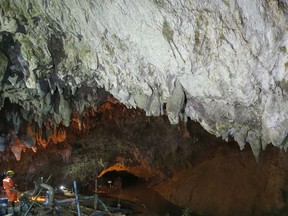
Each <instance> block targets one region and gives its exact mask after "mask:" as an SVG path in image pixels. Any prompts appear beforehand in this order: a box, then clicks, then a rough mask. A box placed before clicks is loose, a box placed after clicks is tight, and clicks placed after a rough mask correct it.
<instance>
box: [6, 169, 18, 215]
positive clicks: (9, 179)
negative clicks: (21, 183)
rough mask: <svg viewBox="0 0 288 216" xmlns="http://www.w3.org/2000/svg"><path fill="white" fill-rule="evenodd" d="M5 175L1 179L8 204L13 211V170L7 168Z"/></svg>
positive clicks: (14, 197) (15, 199)
mask: <svg viewBox="0 0 288 216" xmlns="http://www.w3.org/2000/svg"><path fill="white" fill-rule="evenodd" d="M5 175H6V178H4V179H3V188H4V190H5V193H6V197H7V199H8V206H11V207H12V208H13V211H14V207H15V201H17V190H16V185H15V183H14V180H13V177H14V175H15V173H14V171H13V170H8V171H7V172H6V173H5Z"/></svg>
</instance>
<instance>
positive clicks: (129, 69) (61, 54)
mask: <svg viewBox="0 0 288 216" xmlns="http://www.w3.org/2000/svg"><path fill="white" fill-rule="evenodd" d="M0 9H1V10H0V11H1V17H0V24H1V25H0V26H1V27H0V34H1V41H0V59H1V62H2V63H1V73H0V74H1V80H2V82H1V107H2V111H3V110H5V111H6V112H5V114H4V116H7V117H6V118H7V121H8V122H12V125H13V127H14V128H13V130H14V131H16V134H17V132H18V131H17V128H18V127H19V124H20V123H21V122H23V121H29V122H30V121H32V120H34V121H35V122H37V123H38V124H39V127H41V126H42V124H43V122H44V121H45V119H47V118H50V117H52V119H53V123H54V124H56V125H57V124H59V123H63V124H64V125H65V126H68V125H69V123H70V120H71V114H72V113H73V112H74V111H78V112H79V113H81V112H82V111H83V110H84V108H85V106H96V105H97V102H99V100H101V98H102V96H101V95H103V94H101V92H100V93H99V90H100V89H104V90H106V91H107V92H110V93H111V94H113V96H114V97H115V98H117V99H118V100H119V101H121V102H122V103H123V104H125V105H126V106H127V107H130V108H131V107H134V108H135V107H138V108H141V109H143V110H145V111H146V115H148V116H150V115H155V116H158V115H163V114H166V115H167V116H168V117H169V120H170V122H171V123H173V124H176V123H178V122H179V120H181V119H182V120H184V121H185V120H186V119H187V118H190V119H192V120H195V121H198V122H199V123H200V124H201V125H202V127H204V128H205V129H206V130H207V131H209V132H210V133H212V134H214V135H216V136H217V137H222V138H223V139H226V138H227V137H228V136H233V137H234V139H235V140H236V141H237V143H238V144H239V146H240V149H243V148H244V145H245V143H246V142H248V143H250V145H251V149H252V151H253V153H254V155H255V156H256V158H258V156H259V153H260V151H261V149H265V147H266V145H267V144H269V143H272V144H273V145H276V146H278V147H280V148H285V149H286V148H287V146H288V145H287V142H286V141H287V139H285V138H286V134H287V132H286V131H287V130H286V128H287V115H288V114H287V109H285V107H286V106H287V76H286V74H287V62H288V55H287V50H288V49H287V41H288V40H287V37H288V34H287V24H286V23H287V17H288V16H287V1H286V0H265V1H262V0H261V1H260V0H257V1H253V2H251V1H248V0H247V1H238V0H233V1H226V0H219V1H207V2H201V1H190V0H189V1H172V0H171V1H162V0H145V1H137V2H135V1H95V2H94V1H85V2H83V1H78V0H72V1H71V0H66V1H61V2H60V1H56V0H54V1H49V2H41V1H35V0H27V1H20V0H13V1H10V0H9V1H8V0H3V1H1V3H0ZM7 101H9V102H11V103H12V104H17V105H18V106H19V110H16V111H13V112H12V111H11V110H10V109H9V108H8V107H5V103H6V102H7ZM3 112H4V111H3ZM8 116H10V117H8Z"/></svg>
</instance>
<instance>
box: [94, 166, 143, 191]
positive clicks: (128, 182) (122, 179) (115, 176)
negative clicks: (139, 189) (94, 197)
mask: <svg viewBox="0 0 288 216" xmlns="http://www.w3.org/2000/svg"><path fill="white" fill-rule="evenodd" d="M143 183H145V180H144V179H143V178H139V177H137V176H135V175H133V174H132V173H129V172H127V171H115V170H113V171H109V172H107V173H105V174H103V175H102V177H101V178H100V179H99V184H100V186H101V184H103V185H106V186H108V187H109V188H111V189H115V190H118V189H121V190H122V189H125V188H128V187H132V186H137V185H140V184H143Z"/></svg>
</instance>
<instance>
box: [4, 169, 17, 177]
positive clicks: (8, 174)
mask: <svg viewBox="0 0 288 216" xmlns="http://www.w3.org/2000/svg"><path fill="white" fill-rule="evenodd" d="M6 175H7V176H14V175H15V173H14V171H13V170H8V171H7V172H6Z"/></svg>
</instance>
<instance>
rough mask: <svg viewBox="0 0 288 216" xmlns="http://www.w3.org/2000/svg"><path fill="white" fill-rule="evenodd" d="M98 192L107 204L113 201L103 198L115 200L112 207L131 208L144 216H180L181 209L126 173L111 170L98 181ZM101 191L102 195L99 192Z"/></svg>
mask: <svg viewBox="0 0 288 216" xmlns="http://www.w3.org/2000/svg"><path fill="white" fill-rule="evenodd" d="M98 183H99V184H98V190H99V191H98V192H100V193H99V194H100V196H101V198H102V199H104V200H105V201H107V202H108V203H109V202H110V203H113V200H112V201H111V200H109V199H108V200H107V199H105V198H114V199H115V198H116V200H114V201H116V202H115V203H114V204H112V206H118V205H119V204H120V205H121V206H122V207H123V206H124V207H129V206H130V207H131V208H132V209H133V211H134V212H139V213H143V214H145V215H154V214H156V215H168V214H169V215H181V213H182V209H181V208H180V207H179V206H176V205H174V204H173V203H171V202H169V201H168V200H166V199H165V198H164V197H162V196H161V195H159V194H158V193H157V192H155V191H154V190H153V189H152V188H149V187H147V185H148V182H147V181H145V179H144V178H141V177H138V176H135V175H133V174H132V173H129V172H127V171H123V170H121V171H116V170H111V171H108V172H106V173H105V174H103V175H101V178H99V179H98ZM101 190H102V191H103V194H101V192H102V191H101Z"/></svg>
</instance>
